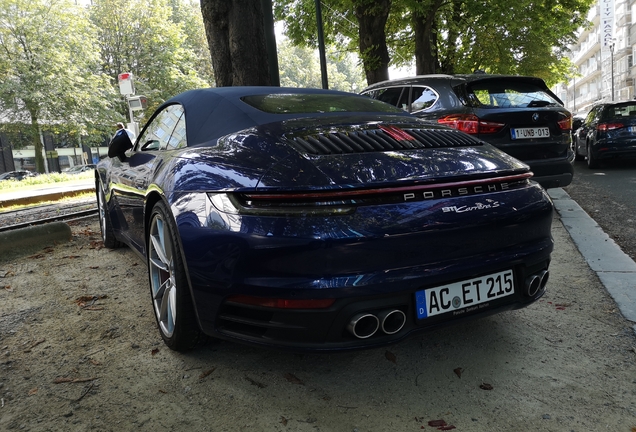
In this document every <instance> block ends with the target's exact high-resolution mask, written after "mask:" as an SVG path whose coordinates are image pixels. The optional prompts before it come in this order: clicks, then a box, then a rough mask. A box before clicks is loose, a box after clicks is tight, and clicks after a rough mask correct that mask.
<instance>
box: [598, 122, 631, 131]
mask: <svg viewBox="0 0 636 432" xmlns="http://www.w3.org/2000/svg"><path fill="white" fill-rule="evenodd" d="M622 127H625V125H624V124H623V123H601V124H599V125H598V126H597V127H596V130H598V131H599V132H607V131H611V130H614V129H620V128H622Z"/></svg>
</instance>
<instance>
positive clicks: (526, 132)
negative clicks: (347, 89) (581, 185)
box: [361, 73, 574, 189]
mask: <svg viewBox="0 0 636 432" xmlns="http://www.w3.org/2000/svg"><path fill="white" fill-rule="evenodd" d="M361 93H362V94H364V95H367V96H370V97H372V98H374V99H378V100H381V101H384V102H387V103H390V104H391V105H394V106H397V107H400V108H402V109H404V110H405V111H408V112H410V113H413V114H414V115H416V116H418V117H421V118H422V119H425V120H431V121H436V122H437V123H441V124H445V125H447V126H450V127H452V128H455V129H459V130H461V131H463V132H466V133H469V134H471V135H474V136H476V137H478V138H479V139H481V140H483V141H486V142H488V143H490V144H492V145H494V146H496V147H498V148H500V149H501V150H503V151H505V152H506V153H508V154H509V155H511V156H513V157H515V158H517V159H519V160H521V161H523V162H525V163H526V164H528V165H530V168H531V169H532V171H533V173H534V180H536V181H537V182H538V183H539V184H541V185H542V186H543V187H544V188H546V189H547V188H553V187H562V186H567V185H569V184H570V182H571V181H572V175H573V174H574V169H573V166H572V162H573V160H574V153H573V152H572V148H571V144H572V136H571V129H572V114H571V113H570V112H569V111H568V110H567V109H565V108H564V107H563V102H561V100H560V99H559V98H558V97H557V96H556V95H555V94H554V93H552V92H551V91H550V89H549V88H548V87H547V86H546V84H545V82H544V81H543V80H542V79H540V78H534V77H526V76H511V75H489V74H484V73H475V74H471V75H420V76H416V77H412V78H402V79H397V80H391V81H384V82H380V83H377V84H373V85H371V86H369V87H367V88H366V89H364V90H363V91H362V92H361Z"/></svg>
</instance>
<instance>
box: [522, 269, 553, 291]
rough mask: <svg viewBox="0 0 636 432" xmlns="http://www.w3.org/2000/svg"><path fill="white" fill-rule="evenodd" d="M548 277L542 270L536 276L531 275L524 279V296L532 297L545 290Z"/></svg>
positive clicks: (547, 273) (546, 272)
mask: <svg viewBox="0 0 636 432" xmlns="http://www.w3.org/2000/svg"><path fill="white" fill-rule="evenodd" d="M549 277H550V272H549V271H547V270H543V271H541V272H539V273H538V274H535V275H532V276H530V277H528V278H527V279H526V294H527V295H528V296H529V297H534V296H535V295H537V293H538V292H539V291H541V290H544V289H545V286H546V285H547V283H548V279H549Z"/></svg>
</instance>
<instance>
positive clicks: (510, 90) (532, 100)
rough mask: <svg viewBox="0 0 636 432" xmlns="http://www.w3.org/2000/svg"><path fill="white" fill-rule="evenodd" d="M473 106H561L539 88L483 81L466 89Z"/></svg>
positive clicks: (518, 83) (499, 81) (529, 84)
mask: <svg viewBox="0 0 636 432" xmlns="http://www.w3.org/2000/svg"><path fill="white" fill-rule="evenodd" d="M468 92H469V97H470V99H471V102H472V103H473V104H474V105H475V106H480V107H485V108H533V107H543V106H560V105H561V104H560V103H559V102H558V101H557V100H556V99H554V98H553V97H552V96H550V94H549V93H546V92H545V91H544V90H543V89H542V88H541V87H539V86H537V85H535V84H533V83H529V82H523V81H506V80H496V81H495V80H485V81H478V82H476V83H474V84H472V85H471V86H469V87H468Z"/></svg>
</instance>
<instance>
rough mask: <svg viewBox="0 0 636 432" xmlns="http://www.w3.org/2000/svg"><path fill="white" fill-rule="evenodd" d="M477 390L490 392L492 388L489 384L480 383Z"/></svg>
mask: <svg viewBox="0 0 636 432" xmlns="http://www.w3.org/2000/svg"><path fill="white" fill-rule="evenodd" d="M479 388H480V389H482V390H492V389H493V386H492V385H491V384H488V383H481V385H480V386H479Z"/></svg>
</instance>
